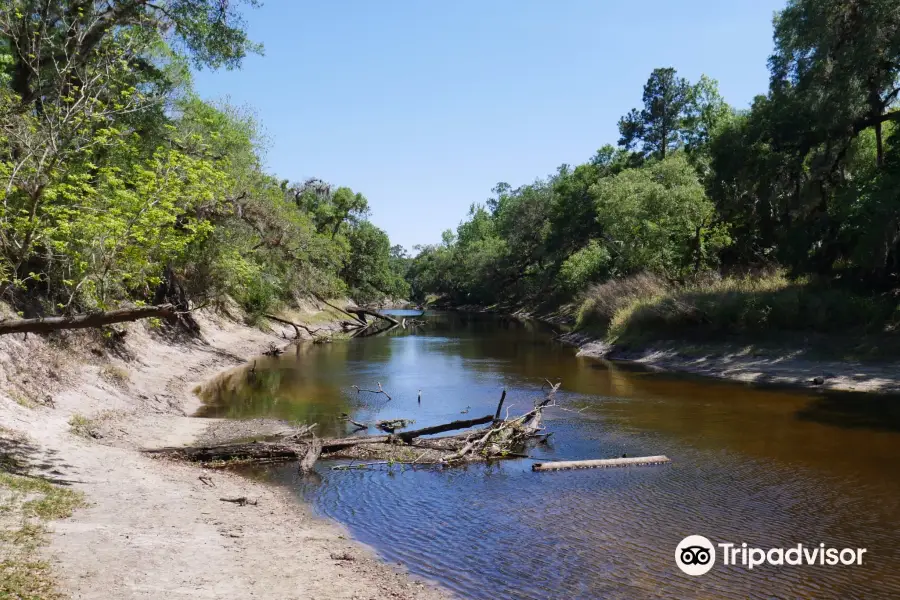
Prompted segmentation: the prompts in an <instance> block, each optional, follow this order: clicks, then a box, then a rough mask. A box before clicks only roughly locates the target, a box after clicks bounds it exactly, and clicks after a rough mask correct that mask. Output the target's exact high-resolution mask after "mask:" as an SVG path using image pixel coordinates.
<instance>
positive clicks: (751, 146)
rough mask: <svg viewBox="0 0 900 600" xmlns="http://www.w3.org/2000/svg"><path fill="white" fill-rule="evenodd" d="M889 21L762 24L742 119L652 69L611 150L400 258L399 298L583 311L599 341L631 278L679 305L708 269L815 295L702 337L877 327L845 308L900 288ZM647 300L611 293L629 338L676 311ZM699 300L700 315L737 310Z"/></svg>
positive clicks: (869, 312) (863, 5) (869, 9)
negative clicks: (770, 43) (403, 270)
mask: <svg viewBox="0 0 900 600" xmlns="http://www.w3.org/2000/svg"><path fill="white" fill-rule="evenodd" d="M898 15H900V0H878V1H875V2H856V1H853V2H846V1H843V0H791V1H790V2H788V3H787V6H786V7H785V9H784V10H783V11H781V12H780V13H779V14H778V15H777V16H776V18H775V25H774V41H775V51H774V53H773V56H772V57H771V59H770V61H769V67H770V70H771V75H772V77H771V83H770V88H769V90H768V93H767V94H765V95H760V96H758V97H757V98H756V99H755V100H754V102H753V104H752V106H751V107H750V109H749V110H745V111H734V110H733V109H732V108H731V107H729V106H728V105H727V104H726V103H725V101H724V99H723V98H722V96H721V94H720V93H719V91H718V86H717V84H716V82H715V81H714V80H712V79H710V78H708V77H706V76H701V78H700V79H699V81H697V82H696V83H693V84H692V83H690V82H688V81H687V80H685V79H684V78H681V77H678V75H677V73H676V71H675V69H673V68H660V69H655V70H654V71H653V72H652V73H651V74H650V77H649V78H648V80H647V82H646V84H645V85H644V88H643V105H642V107H640V108H636V109H634V110H632V111H630V112H629V113H628V114H627V115H625V116H624V117H623V118H622V119H621V120H620V121H619V133H620V136H621V137H620V139H619V144H620V149H618V150H616V149H614V148H613V147H612V146H604V147H603V148H601V150H600V151H599V152H598V153H597V155H596V156H595V157H594V158H593V159H591V160H590V161H588V162H586V163H584V164H581V165H577V166H575V167H574V168H573V167H570V166H568V165H563V166H562V167H560V168H559V170H558V171H557V173H555V174H553V175H551V176H550V177H549V178H547V179H546V180H539V181H537V182H535V183H533V184H531V185H526V186H522V187H520V188H513V187H512V186H510V185H508V184H501V185H499V186H498V187H497V188H495V190H494V192H495V194H496V196H495V198H492V199H491V200H489V201H488V204H487V207H486V209H478V210H475V211H473V212H472V213H471V214H470V216H469V219H468V220H467V221H466V222H464V223H463V224H462V225H460V227H459V229H458V230H457V235H456V236H455V237H454V238H447V239H445V240H444V243H443V244H442V245H440V246H432V247H426V248H423V249H421V252H420V254H419V256H417V257H416V258H415V259H413V261H412V264H411V266H410V268H409V270H408V273H409V276H410V281H411V284H412V288H413V293H414V294H415V295H416V296H417V297H425V296H427V295H428V294H430V293H431V294H439V295H443V296H444V297H446V298H447V299H448V300H450V301H451V302H456V303H468V302H477V303H480V304H491V303H496V302H508V303H510V304H514V305H523V304H524V305H527V306H529V307H532V308H533V307H536V306H538V305H539V304H541V303H546V304H550V305H554V304H559V303H560V302H565V301H568V300H571V299H574V298H577V297H579V296H584V298H585V300H584V305H583V307H582V316H583V321H584V323H594V324H596V323H600V324H601V326H602V327H607V326H608V324H609V322H611V320H612V319H613V315H614V314H615V312H616V311H618V310H620V309H621V306H619V304H617V303H616V302H612V301H610V302H607V301H605V300H604V301H598V300H596V298H597V297H604V298H605V297H607V296H610V295H612V294H613V292H612V291H609V290H613V289H614V288H615V287H616V285H618V284H617V283H616V282H618V281H621V278H628V277H630V276H633V275H634V274H635V273H638V272H644V271H647V272H649V273H650V275H648V277H651V278H655V279H654V280H658V281H665V282H666V284H665V285H666V286H669V285H674V286H675V288H678V289H687V288H683V287H682V288H679V287H678V286H679V285H681V286H684V285H687V284H686V282H689V281H692V280H693V279H694V278H695V277H696V275H697V274H698V273H704V272H706V271H707V270H709V269H720V270H721V272H723V273H724V274H728V273H733V272H742V271H746V270H748V269H751V270H752V269H759V268H763V269H770V268H771V267H777V266H784V267H786V269H787V271H786V272H787V273H789V275H790V280H788V279H785V280H784V281H785V282H796V281H800V280H802V278H803V277H805V276H814V277H815V279H816V281H820V282H830V283H829V284H828V285H824V284H817V286H814V287H810V286H805V285H801V284H796V285H795V284H794V283H785V284H784V286H783V287H784V289H779V290H778V291H777V292H768V291H767V292H760V291H752V292H751V291H748V290H744V291H742V292H741V294H742V295H740V296H739V297H740V298H741V300H740V301H739V302H738V301H737V300H735V301H736V302H738V303H739V304H740V307H736V306H732V307H731V308H726V309H723V311H724V312H723V313H722V314H721V316H722V318H723V319H726V313H727V314H730V315H732V316H734V320H733V322H731V321H729V322H731V325H726V324H724V322H723V324H721V327H719V326H718V325H717V326H715V327H714V328H718V330H720V331H723V332H726V331H738V330H742V328H747V329H749V328H752V325H753V323H754V322H756V323H758V324H759V327H763V328H765V327H768V325H766V323H782V324H784V325H785V327H788V326H790V327H795V326H799V327H805V326H809V327H812V328H816V327H821V328H823V329H825V328H831V327H834V326H835V325H834V324H836V323H842V324H845V325H847V326H853V327H857V328H859V327H862V328H865V327H866V323H870V322H871V323H883V322H884V319H885V318H887V317H885V311H886V310H887V308H885V307H884V306H882V305H881V303H880V302H881V301H874V300H873V302H874V303H875V305H877V307H876V306H870V305H869V304H867V302H866V301H863V300H859V301H857V300H848V299H847V298H858V296H856V294H857V293H862V294H863V296H860V297H866V295H868V296H869V297H878V298H880V297H881V296H878V294H879V293H880V292H883V291H887V290H891V289H896V288H897V287H898V286H900V233H898V232H900V137H898V136H900V131H898V128H897V127H896V123H897V122H898V121H900V17H898ZM607 280H608V281H607ZM626 280H628V279H626ZM647 281H649V280H647ZM647 281H644V283H647ZM727 281H732V280H730V279H727ZM598 282H599V283H601V284H602V285H601V286H600V287H597V286H596V285H593V284H595V283H598ZM604 282H605V283H604ZM592 285H593V286H592ZM642 285H643V284H642ZM721 285H726V284H721ZM727 285H737V284H727ZM741 285H745V284H741ZM602 286H609V287H608V288H604V287H602ZM625 287H626V288H627V287H628V286H625ZM637 287H638V288H640V287H641V286H640V285H639V286H637ZM645 287H646V289H647V292H646V294H644V293H643V292H640V291H635V290H629V289H623V290H618V291H617V292H615V293H618V294H619V295H620V296H621V297H625V298H628V297H633V296H635V295H636V296H637V297H640V302H642V303H643V304H642V306H644V308H643V309H641V310H640V311H636V312H635V314H636V315H641V316H640V319H641V320H642V322H646V323H651V322H652V323H655V324H657V325H660V326H662V325H663V323H662V321H653V320H652V319H650V318H649V317H648V316H647V315H648V314H657V312H660V314H663V313H665V314H672V315H674V314H677V313H678V310H675V309H676V308H677V307H682V308H683V306H687V304H684V305H682V304H679V303H680V302H682V300H684V299H685V297H683V296H678V297H677V299H676V300H673V301H671V302H670V301H668V300H666V301H662V300H659V298H658V296H660V295H664V292H663V291H661V289H662V288H660V287H659V286H657V285H647V286H645ZM675 288H673V289H675ZM598 290H600V291H599V292H598ZM714 291H715V293H714V294H712V295H710V296H709V298H711V299H712V300H711V302H713V301H719V300H721V301H722V302H725V303H726V304H727V302H730V301H731V299H733V298H735V297H737V296H734V294H731V292H728V293H727V294H726V293H724V292H722V293H721V294H720V293H719V292H720V291H721V290H719V289H718V288H717V289H716V290H714ZM685 293H687V292H685ZM691 293H693V292H691ZM717 294H718V295H717ZM723 294H724V295H723ZM766 294H771V295H770V296H767V295H766ZM816 298H822V299H824V300H823V302H824V303H825V305H826V308H822V307H820V306H819V305H818V304H817V302H818V301H817V300H816ZM687 299H688V300H691V302H693V300H694V299H696V298H695V297H694V296H690V297H689V298H687ZM658 300H659V302H657V301H658ZM660 302H662V304H660ZM697 302H699V303H700V304H703V302H702V301H701V300H700V299H697ZM688 304H690V303H688ZM789 306H794V307H801V308H799V309H790V308H788V307H789ZM596 307H600V308H596ZM755 307H766V308H755ZM657 309H659V310H657ZM801 309H802V310H806V311H808V312H809V314H808V315H806V316H804V315H800V314H799V313H798V312H797V311H798V310H801ZM703 310H704V311H706V312H710V311H711V310H712V309H708V307H705V305H704V308H703ZM648 311H649V312H648ZM654 311H657V312H654ZM842 311H849V312H850V313H852V314H855V315H864V316H860V317H859V319H862V320H859V319H857V318H856V317H855V316H852V317H847V316H846V315H844V314H843V312H842ZM692 314H693V313H692ZM710 314H717V313H715V311H712V312H710ZM735 315H737V316H735ZM740 315H743V316H740ZM814 315H818V316H814ZM870 317H871V318H870ZM636 318H637V317H636ZM654 318H656V317H654ZM673 318H674V319H675V320H676V321H678V322H685V323H686V322H687V320H686V318H687V317H685V316H684V315H681V316H677V317H673ZM716 318H718V317H716ZM727 318H731V317H727ZM626 321H628V320H627V319H626V320H624V321H622V322H623V323H625V322H626ZM863 321H864V322H863ZM717 322H718V321H717ZM649 326H651V325H648V327H649Z"/></svg>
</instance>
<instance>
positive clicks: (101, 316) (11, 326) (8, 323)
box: [0, 304, 176, 335]
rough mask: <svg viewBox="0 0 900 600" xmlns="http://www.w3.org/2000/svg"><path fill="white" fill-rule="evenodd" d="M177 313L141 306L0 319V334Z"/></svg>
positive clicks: (167, 308) (162, 307) (168, 307)
mask: <svg viewBox="0 0 900 600" xmlns="http://www.w3.org/2000/svg"><path fill="white" fill-rule="evenodd" d="M175 315H176V310H175V306H173V305H172V304H161V305H158V306H140V307H137V308H121V309H118V310H110V311H106V312H98V313H90V314H85V315H74V316H69V317H43V318H38V319H14V320H4V321H0V335H6V334H8V333H48V332H50V331H57V330H59V329H88V328H90V327H103V326H104V325H112V324H113V323H124V322H127V321H138V320H140V319H148V318H152V317H158V318H168V317H173V316H175Z"/></svg>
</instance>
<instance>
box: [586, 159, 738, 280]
mask: <svg viewBox="0 0 900 600" xmlns="http://www.w3.org/2000/svg"><path fill="white" fill-rule="evenodd" d="M592 192H593V194H594V196H595V198H596V211H597V222H598V223H599V224H600V226H601V228H602V232H603V234H602V239H603V242H604V246H605V248H606V250H607V251H608V253H609V255H610V256H611V261H610V262H611V264H610V271H611V273H612V274H615V275H627V274H630V273H634V272H637V271H642V270H650V271H654V272H657V273H663V274H666V275H669V276H670V277H679V276H682V275H684V274H686V273H688V272H689V271H691V270H696V269H697V268H699V267H705V266H709V264H711V263H713V264H714V262H715V260H716V257H717V251H718V250H719V249H720V248H721V246H723V245H725V244H727V242H728V238H727V235H726V234H725V232H724V231H723V228H722V227H720V226H715V225H713V223H712V222H713V217H714V213H715V208H714V206H713V204H712V202H710V200H709V199H708V198H707V197H706V194H705V192H704V189H703V186H702V185H701V183H700V181H699V179H698V177H697V172H696V171H695V170H694V168H693V167H692V166H691V164H690V163H689V162H688V160H687V158H686V157H685V156H684V155H683V154H680V153H679V154H674V155H672V156H670V157H669V158H667V159H665V160H663V161H660V162H658V163H654V164H653V165H651V166H649V167H647V168H640V169H628V170H625V171H622V172H621V173H619V174H618V175H615V176H614V177H609V178H606V179H603V180H601V181H600V182H598V183H597V184H596V185H594V186H593V188H592Z"/></svg>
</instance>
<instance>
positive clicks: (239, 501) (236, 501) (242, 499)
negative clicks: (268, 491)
mask: <svg viewBox="0 0 900 600" xmlns="http://www.w3.org/2000/svg"><path fill="white" fill-rule="evenodd" d="M219 500H221V501H222V502H231V503H233V504H237V505H238V506H245V505H247V504H249V505H251V506H256V504H257V500H250V499H249V498H247V497H246V496H241V497H239V498H219Z"/></svg>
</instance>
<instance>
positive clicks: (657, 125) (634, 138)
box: [619, 68, 692, 158]
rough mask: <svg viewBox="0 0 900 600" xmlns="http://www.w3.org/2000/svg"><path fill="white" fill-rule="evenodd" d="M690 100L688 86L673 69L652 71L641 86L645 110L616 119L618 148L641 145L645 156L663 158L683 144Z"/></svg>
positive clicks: (632, 112)
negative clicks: (683, 131) (619, 136)
mask: <svg viewBox="0 0 900 600" xmlns="http://www.w3.org/2000/svg"><path fill="white" fill-rule="evenodd" d="M691 99H692V91H691V87H690V85H689V84H688V82H687V80H686V79H684V78H682V77H678V76H677V75H676V72H675V69H672V68H664V69H654V70H653V73H651V74H650V78H649V79H648V80H647V83H646V84H644V108H643V109H642V110H640V111H639V110H638V109H636V108H634V109H632V110H631V112H629V113H628V114H627V115H625V116H624V117H622V118H621V119H620V120H619V133H620V134H621V136H622V137H621V138H620V139H619V145H621V146H622V147H623V148H625V149H626V150H632V149H633V148H635V147H636V146H637V144H638V142H641V143H642V147H641V153H642V154H643V156H644V157H656V158H665V157H666V153H667V152H668V151H670V150H672V149H674V148H677V147H678V146H679V145H680V144H681V142H682V139H681V130H682V129H683V126H684V120H685V118H686V116H687V110H688V108H689V106H690V103H691Z"/></svg>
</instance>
